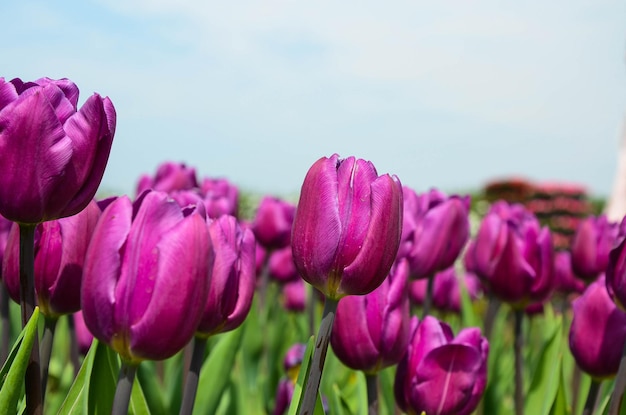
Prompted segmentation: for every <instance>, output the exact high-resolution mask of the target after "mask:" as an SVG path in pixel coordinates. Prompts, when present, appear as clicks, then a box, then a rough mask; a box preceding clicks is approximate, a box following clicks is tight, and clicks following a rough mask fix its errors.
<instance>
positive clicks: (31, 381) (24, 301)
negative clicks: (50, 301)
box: [19, 223, 43, 415]
mask: <svg viewBox="0 0 626 415" xmlns="http://www.w3.org/2000/svg"><path fill="white" fill-rule="evenodd" d="M19 226H20V305H21V311H22V327H24V326H26V323H27V322H28V320H30V317H31V316H32V315H33V311H34V310H35V229H36V227H37V225H35V224H25V223H20V225H19ZM40 376H41V369H40V364H39V339H38V337H37V336H35V342H34V343H33V348H32V349H31V352H30V357H29V359H28V366H27V367H26V375H25V378H24V384H25V390H26V411H25V413H26V414H27V415H32V414H37V415H39V414H41V413H42V405H43V404H42V394H41V378H40Z"/></svg>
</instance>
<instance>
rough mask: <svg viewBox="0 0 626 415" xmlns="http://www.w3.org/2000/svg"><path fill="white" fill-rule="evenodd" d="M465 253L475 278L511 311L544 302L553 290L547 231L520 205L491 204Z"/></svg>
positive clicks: (550, 240) (550, 245)
mask: <svg viewBox="0 0 626 415" xmlns="http://www.w3.org/2000/svg"><path fill="white" fill-rule="evenodd" d="M468 254H470V255H473V256H474V258H473V259H472V260H471V261H470V263H472V264H473V265H472V267H473V268H474V271H475V272H476V274H477V275H478V277H479V278H481V279H482V280H483V282H485V283H486V285H487V286H488V288H489V289H490V290H491V292H492V293H493V294H494V295H496V296H497V297H499V298H500V299H501V300H502V301H504V302H507V303H509V304H511V305H512V306H513V307H514V308H518V309H523V308H525V307H526V306H527V305H529V304H531V303H537V302H542V301H545V299H546V298H547V297H548V295H549V294H550V292H551V290H552V289H553V280H554V279H553V274H554V272H553V268H554V259H553V249H552V238H551V236H550V230H549V229H548V228H547V227H544V228H541V227H540V225H539V221H538V220H537V218H536V217H535V216H534V215H533V214H532V213H530V212H528V211H527V210H526V209H525V208H524V207H523V206H522V205H518V204H514V205H509V204H508V203H506V202H504V201H499V202H496V203H494V204H493V205H492V206H491V208H490V209H489V212H488V213H487V215H486V216H485V217H484V219H483V221H482V223H481V224H480V228H479V229H478V234H477V235H476V238H475V240H474V242H473V244H472V245H471V246H470V248H469V252H468Z"/></svg>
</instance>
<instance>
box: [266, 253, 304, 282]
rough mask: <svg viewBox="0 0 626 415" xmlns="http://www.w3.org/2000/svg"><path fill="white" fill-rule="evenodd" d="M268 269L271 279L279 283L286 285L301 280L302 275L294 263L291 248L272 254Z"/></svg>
mask: <svg viewBox="0 0 626 415" xmlns="http://www.w3.org/2000/svg"><path fill="white" fill-rule="evenodd" d="M267 267H268V272H269V274H270V277H272V278H273V279H274V280H276V281H277V282H280V283H286V282H289V281H293V280H296V279H300V274H298V270H297V269H296V265H295V264H294V263H293V254H292V253H291V246H287V247H285V248H282V249H279V250H277V251H274V252H272V253H271V254H270V259H269V261H268V264H267Z"/></svg>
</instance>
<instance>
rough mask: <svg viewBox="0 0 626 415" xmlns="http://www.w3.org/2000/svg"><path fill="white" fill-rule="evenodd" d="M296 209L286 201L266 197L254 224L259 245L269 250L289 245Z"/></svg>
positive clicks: (253, 228) (258, 210) (260, 205)
mask: <svg viewBox="0 0 626 415" xmlns="http://www.w3.org/2000/svg"><path fill="white" fill-rule="evenodd" d="M295 212H296V207H295V206H294V205H293V204H292V203H289V202H287V201H285V200H282V199H278V198H275V197H269V196H266V197H264V198H263V199H262V200H261V203H260V204H259V207H258V208H257V211H256V216H255V218H254V221H253V223H252V231H253V232H254V236H255V237H256V240H257V242H258V243H259V244H261V245H262V246H263V247H264V248H265V249H267V250H273V249H280V248H284V247H286V246H288V245H289V243H290V241H291V229H292V226H293V218H294V215H295Z"/></svg>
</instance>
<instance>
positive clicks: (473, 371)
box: [394, 316, 489, 415]
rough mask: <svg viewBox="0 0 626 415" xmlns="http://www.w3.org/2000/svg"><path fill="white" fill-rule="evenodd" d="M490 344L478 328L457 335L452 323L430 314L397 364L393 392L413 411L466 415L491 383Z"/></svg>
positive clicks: (405, 408)
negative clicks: (488, 378)
mask: <svg viewBox="0 0 626 415" xmlns="http://www.w3.org/2000/svg"><path fill="white" fill-rule="evenodd" d="M488 354H489V344H488V342H487V339H485V338H484V337H482V336H481V334H480V330H479V329H478V328H474V327H472V328H466V329H463V330H461V331H460V332H459V334H458V335H457V336H456V337H454V335H453V333H452V330H451V329H450V326H448V325H447V324H445V323H443V322H440V321H437V319H435V318H434V317H431V316H426V317H425V318H424V320H423V321H421V322H420V323H419V324H418V323H417V318H415V317H414V318H413V321H412V332H411V338H410V340H409V346H408V348H407V351H406V354H405V355H404V357H403V358H402V360H401V361H400V363H399V364H398V369H397V371H396V380H395V384H394V391H395V396H396V402H397V404H398V406H399V407H400V408H401V409H402V410H403V411H405V412H408V413H409V414H421V413H422V412H426V413H427V414H428V415H467V414H470V413H472V412H473V411H474V410H475V409H476V407H477V406H478V402H479V401H480V399H481V397H482V394H483V392H484V390H485V386H486V385H487V357H488Z"/></svg>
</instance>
